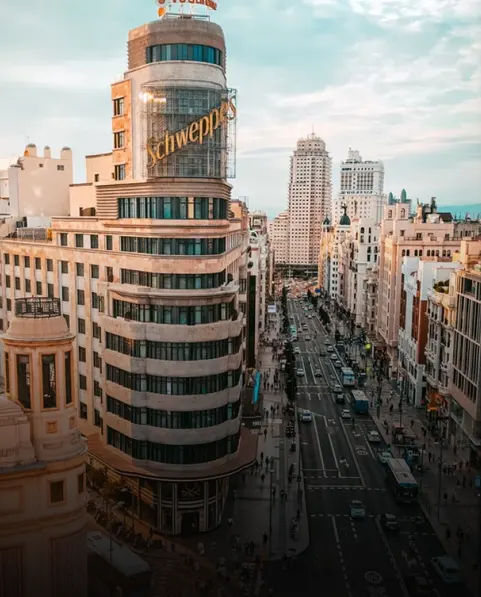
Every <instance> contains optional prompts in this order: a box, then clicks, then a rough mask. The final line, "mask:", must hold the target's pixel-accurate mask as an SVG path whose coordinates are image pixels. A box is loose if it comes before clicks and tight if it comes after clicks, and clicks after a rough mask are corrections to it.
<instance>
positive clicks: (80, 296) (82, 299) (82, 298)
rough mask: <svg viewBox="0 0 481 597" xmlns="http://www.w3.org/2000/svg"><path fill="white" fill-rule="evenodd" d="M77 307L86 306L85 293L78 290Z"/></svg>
mask: <svg viewBox="0 0 481 597" xmlns="http://www.w3.org/2000/svg"><path fill="white" fill-rule="evenodd" d="M77 305H85V292H84V291H83V290H77Z"/></svg>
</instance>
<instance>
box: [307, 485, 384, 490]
mask: <svg viewBox="0 0 481 597" xmlns="http://www.w3.org/2000/svg"><path fill="white" fill-rule="evenodd" d="M307 489H309V490H317V489H355V490H356V491H359V490H360V489H362V490H364V491H387V489H386V488H384V487H363V486H362V485H308V486H307Z"/></svg>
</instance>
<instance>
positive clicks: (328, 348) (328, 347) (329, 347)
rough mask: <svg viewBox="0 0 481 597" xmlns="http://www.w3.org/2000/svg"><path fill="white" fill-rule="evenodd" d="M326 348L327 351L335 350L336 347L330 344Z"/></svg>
mask: <svg viewBox="0 0 481 597" xmlns="http://www.w3.org/2000/svg"><path fill="white" fill-rule="evenodd" d="M326 350H327V352H334V348H332V346H330V345H328V346H327V347H326ZM336 359H337V357H336Z"/></svg>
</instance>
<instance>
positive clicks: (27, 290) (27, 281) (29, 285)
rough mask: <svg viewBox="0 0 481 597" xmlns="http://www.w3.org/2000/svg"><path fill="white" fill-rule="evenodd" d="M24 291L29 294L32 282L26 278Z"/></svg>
mask: <svg viewBox="0 0 481 597" xmlns="http://www.w3.org/2000/svg"><path fill="white" fill-rule="evenodd" d="M25 292H27V293H29V294H30V293H31V292H32V283H31V282H30V280H29V279H28V278H26V279H25Z"/></svg>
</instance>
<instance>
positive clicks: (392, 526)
mask: <svg viewBox="0 0 481 597" xmlns="http://www.w3.org/2000/svg"><path fill="white" fill-rule="evenodd" d="M380 522H381V526H382V528H383V529H386V530H388V531H395V532H398V531H399V529H400V526H399V521H398V519H397V518H396V517H395V516H394V514H381V518H380Z"/></svg>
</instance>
